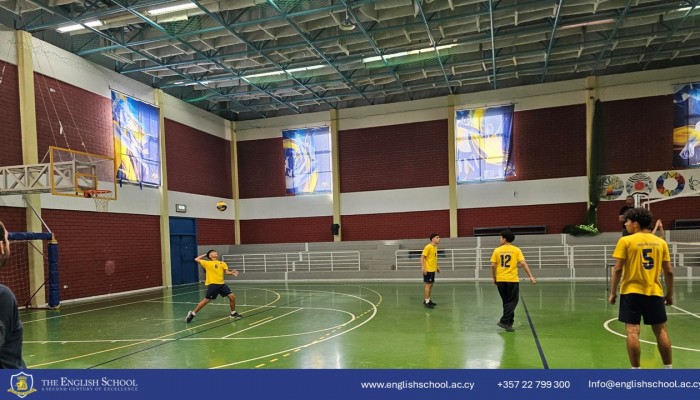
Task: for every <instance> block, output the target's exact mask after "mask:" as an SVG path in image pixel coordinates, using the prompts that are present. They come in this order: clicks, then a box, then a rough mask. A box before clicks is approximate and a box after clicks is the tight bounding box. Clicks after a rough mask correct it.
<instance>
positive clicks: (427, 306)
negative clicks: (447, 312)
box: [423, 301, 435, 308]
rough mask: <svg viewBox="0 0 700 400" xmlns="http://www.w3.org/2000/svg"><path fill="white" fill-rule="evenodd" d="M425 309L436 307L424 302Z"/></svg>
mask: <svg viewBox="0 0 700 400" xmlns="http://www.w3.org/2000/svg"><path fill="white" fill-rule="evenodd" d="M423 307H425V308H435V306H434V305H432V304H430V303H426V302H425V301H423Z"/></svg>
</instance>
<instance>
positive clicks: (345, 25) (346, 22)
mask: <svg viewBox="0 0 700 400" xmlns="http://www.w3.org/2000/svg"><path fill="white" fill-rule="evenodd" d="M338 28H340V30H341V31H351V30H353V29H355V23H354V22H352V20H351V19H350V8H346V9H345V18H344V19H343V20H342V21H341V22H340V24H338Z"/></svg>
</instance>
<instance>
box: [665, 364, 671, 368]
mask: <svg viewBox="0 0 700 400" xmlns="http://www.w3.org/2000/svg"><path fill="white" fill-rule="evenodd" d="M664 369H673V364H666V365H664Z"/></svg>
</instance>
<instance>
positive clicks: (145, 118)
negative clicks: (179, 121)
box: [112, 91, 160, 185]
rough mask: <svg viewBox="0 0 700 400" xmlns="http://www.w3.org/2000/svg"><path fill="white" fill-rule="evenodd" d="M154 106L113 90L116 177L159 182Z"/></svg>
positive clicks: (158, 139)
mask: <svg viewBox="0 0 700 400" xmlns="http://www.w3.org/2000/svg"><path fill="white" fill-rule="evenodd" d="M158 113H159V110H158V108H157V107H155V106H153V105H150V104H146V103H143V102H141V101H138V100H136V99H134V98H131V97H129V96H127V95H125V94H122V93H118V92H115V91H112V124H113V129H114V157H115V159H116V160H117V162H116V164H117V165H116V168H117V171H116V172H117V179H119V180H120V181H126V182H134V183H146V184H150V185H160V117H159V114H158Z"/></svg>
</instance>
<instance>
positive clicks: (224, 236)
mask: <svg viewBox="0 0 700 400" xmlns="http://www.w3.org/2000/svg"><path fill="white" fill-rule="evenodd" d="M235 242H236V223H235V221H232V220H219V219H204V218H199V219H197V245H199V246H208V245H217V244H233V243H235Z"/></svg>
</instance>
